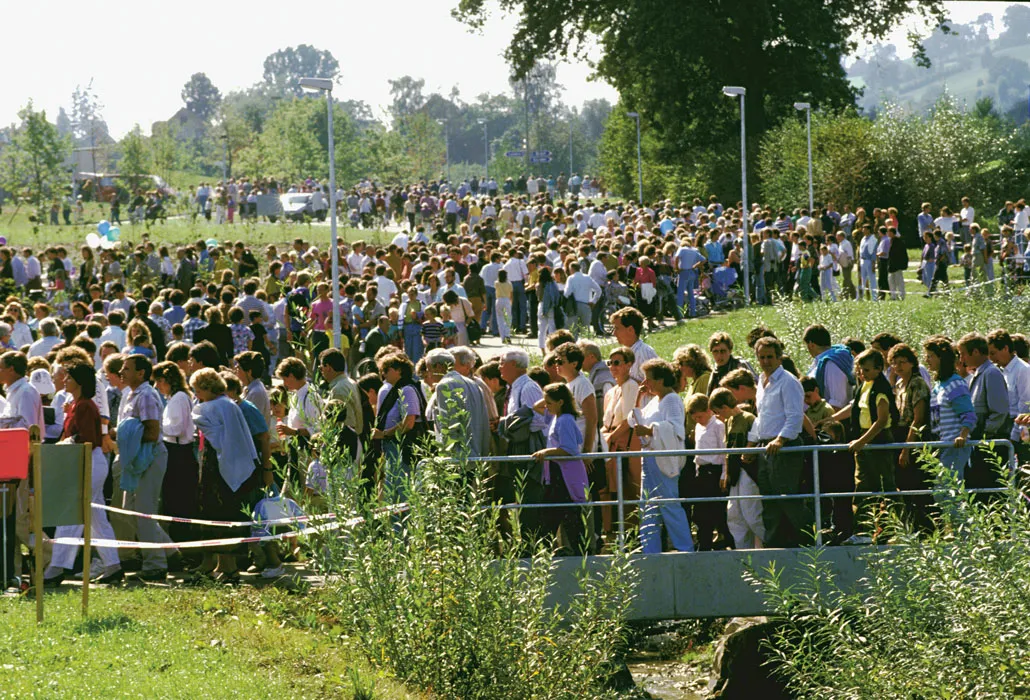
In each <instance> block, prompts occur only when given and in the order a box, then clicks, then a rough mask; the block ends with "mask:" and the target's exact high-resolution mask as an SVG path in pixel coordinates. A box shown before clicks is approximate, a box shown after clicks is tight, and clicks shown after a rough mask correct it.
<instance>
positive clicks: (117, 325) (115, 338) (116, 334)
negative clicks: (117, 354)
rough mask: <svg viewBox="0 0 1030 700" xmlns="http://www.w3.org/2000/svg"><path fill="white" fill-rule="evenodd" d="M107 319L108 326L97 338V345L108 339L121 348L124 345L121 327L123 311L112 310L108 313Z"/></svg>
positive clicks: (123, 333)
mask: <svg viewBox="0 0 1030 700" xmlns="http://www.w3.org/2000/svg"><path fill="white" fill-rule="evenodd" d="M107 321H108V326H107V328H105V329H104V332H103V333H101V334H100V337H99V338H98V339H97V341H98V342H97V346H98V347H99V346H100V345H103V344H104V343H105V342H107V341H108V340H110V341H111V342H112V343H114V344H115V345H117V346H118V349H119V350H121V349H122V348H124V347H125V329H124V328H122V324H123V323H125V312H123V311H115V310H112V311H111V313H110V314H108V317H107Z"/></svg>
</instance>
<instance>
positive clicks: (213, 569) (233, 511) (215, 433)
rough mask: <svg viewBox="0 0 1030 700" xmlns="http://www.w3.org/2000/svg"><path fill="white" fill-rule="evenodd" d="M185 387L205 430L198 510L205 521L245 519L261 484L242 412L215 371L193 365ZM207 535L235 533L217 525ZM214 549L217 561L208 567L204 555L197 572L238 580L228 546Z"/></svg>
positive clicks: (218, 579)
mask: <svg viewBox="0 0 1030 700" xmlns="http://www.w3.org/2000/svg"><path fill="white" fill-rule="evenodd" d="M190 386H191V387H192V388H193V393H194V395H195V396H196V397H197V405H196V406H195V407H194V408H193V414H192V417H193V422H194V423H195V424H196V426H197V428H198V429H199V430H200V431H201V432H202V433H203V434H204V447H203V450H202V451H201V454H200V501H199V503H200V508H199V515H200V517H201V518H203V519H205V520H228V521H233V520H245V519H246V517H245V515H244V513H243V506H244V504H245V502H246V500H247V498H248V497H249V496H250V495H251V494H252V493H253V491H254V490H255V489H257V488H260V484H261V478H260V477H261V470H260V469H258V464H259V460H258V454H257V450H256V449H255V448H254V440H253V438H252V437H251V434H250V429H249V428H248V427H247V421H246V419H245V418H244V417H243V411H242V410H241V409H240V407H239V406H237V405H236V403H235V402H234V401H233V400H232V399H230V398H229V397H228V396H227V395H226V393H225V392H226V384H225V380H224V379H222V377H221V376H220V375H219V374H218V372H217V370H214V369H211V368H210V367H205V368H204V369H201V370H198V371H197V372H195V373H194V374H193V376H192V377H191V378H190ZM215 532H217V533H218V534H215ZM210 536H211V537H233V536H235V535H234V534H232V529H227V528H218V529H217V531H212V532H211V535H210ZM209 551H211V550H209ZM213 551H214V553H216V554H217V557H218V561H217V565H214V566H212V563H213V562H212V561H211V559H210V558H206V559H205V562H204V563H203V564H201V568H200V571H198V575H199V576H200V577H205V576H206V575H207V574H213V575H214V578H215V581H216V582H218V583H238V582H239V579H240V576H239V571H238V570H237V568H236V557H235V555H234V554H233V551H232V548H219V549H215V550H213Z"/></svg>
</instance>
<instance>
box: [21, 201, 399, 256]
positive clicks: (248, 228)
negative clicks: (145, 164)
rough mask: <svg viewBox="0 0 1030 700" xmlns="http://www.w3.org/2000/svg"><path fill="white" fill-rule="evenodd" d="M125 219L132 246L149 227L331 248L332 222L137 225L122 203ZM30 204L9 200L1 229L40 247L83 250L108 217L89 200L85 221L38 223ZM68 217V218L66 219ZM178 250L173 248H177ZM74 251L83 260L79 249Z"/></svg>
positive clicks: (168, 235) (177, 236) (342, 228)
mask: <svg viewBox="0 0 1030 700" xmlns="http://www.w3.org/2000/svg"><path fill="white" fill-rule="evenodd" d="M122 212H123V213H122V219H123V222H124V223H123V225H122V226H120V229H121V232H122V233H121V244H122V250H132V248H133V247H135V245H136V244H137V243H139V242H140V240H141V237H142V234H143V233H144V232H146V231H149V233H150V240H151V241H153V242H154V244H155V245H157V246H159V247H160V246H161V245H165V244H168V245H172V246H178V245H182V244H192V243H194V242H196V241H197V240H207V239H208V238H217V239H218V240H219V241H224V240H232V241H236V240H243V241H245V242H246V243H247V244H248V245H249V246H250V247H251V248H252V249H254V250H255V252H257V250H258V249H259V248H261V247H263V246H265V245H268V244H269V243H272V244H276V245H278V246H283V245H285V244H289V243H292V242H293V239H295V238H303V239H304V240H305V241H307V242H308V243H309V244H311V245H315V246H317V247H318V248H319V250H327V249H328V247H329V224H328V222H327V223H325V224H304V223H292V222H291V223H286V222H281V221H280V222H277V223H275V224H270V223H268V222H264V221H262V222H260V223H255V224H251V223H245V224H244V223H240V222H239V219H238V218H237V223H236V224H234V225H231V226H230V225H228V224H224V225H221V226H219V225H217V224H215V223H213V222H209V221H207V220H205V219H204V218H203V217H199V218H197V219H196V220H190V219H188V218H171V219H169V220H168V221H167V222H166V223H163V224H162V223H160V222H158V223H154V224H151V225H150V226H149V227H147V226H144V225H143V224H137V225H132V224H130V223H128V214H127V212H126V209H125V208H123V209H122ZM29 213H30V212H29V210H28V209H27V208H25V207H23V208H22V209H21V210H18V211H17V212H16V211H15V209H14V207H12V206H10V205H9V204H8V205H7V206H5V207H4V209H3V213H2V214H0V235H2V236H5V237H6V238H7V243H8V245H11V246H17V247H19V248H21V247H23V246H29V247H31V248H33V249H38V248H40V247H44V246H47V245H64V246H66V247H69V248H70V249H72V248H74V250H76V251H78V248H79V247H81V246H82V245H84V244H85V242H86V236H87V234H90V233H95V232H96V230H97V228H96V225H97V222H98V221H100V220H101V219H106V218H107V217H108V215H109V211H108V210H107V209H101V208H100V207H99V206H96V205H93V204H90V205H87V207H86V214H85V221H86V223H85V224H82V225H79V226H76V225H72V226H63V225H62V226H51V225H49V224H38V223H34V222H31V221H29V218H28V216H29ZM62 221H63V219H62ZM337 233H338V235H339V237H340V238H341V239H343V240H348V241H356V240H359V239H360V240H365V241H369V242H375V243H380V244H381V243H389V242H390V240H391V239H392V238H393V235H394V234H392V233H387V232H385V231H376V230H368V229H355V228H351V227H350V226H349V225H345V224H344V222H343V221H340V222H339V223H338V226H337ZM173 253H174V251H173ZM73 257H74V258H75V259H76V260H78V253H77V252H76V253H74V255H73Z"/></svg>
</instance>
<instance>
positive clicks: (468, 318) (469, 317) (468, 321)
mask: <svg viewBox="0 0 1030 700" xmlns="http://www.w3.org/2000/svg"><path fill="white" fill-rule="evenodd" d="M461 309H462V311H464V312H465V332H466V333H467V334H468V337H469V343H478V342H479V339H480V338H482V337H483V327H482V326H480V325H479V321H477V320H476V319H475V318H474V315H473V313H472V305H471V304H470V303H469V302H467V301H465V300H464V299H462V300H461Z"/></svg>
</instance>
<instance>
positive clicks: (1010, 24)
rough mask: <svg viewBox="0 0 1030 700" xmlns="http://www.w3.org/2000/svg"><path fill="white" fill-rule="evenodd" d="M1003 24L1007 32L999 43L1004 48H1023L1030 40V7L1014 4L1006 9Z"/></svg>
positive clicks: (1002, 34) (1002, 35) (1000, 38)
mask: <svg viewBox="0 0 1030 700" xmlns="http://www.w3.org/2000/svg"><path fill="white" fill-rule="evenodd" d="M1002 22H1003V23H1004V24H1005V31H1004V32H1002V33H1001V36H999V37H998V43H999V44H1001V45H1002V46H1022V45H1023V44H1025V43H1026V42H1027V41H1028V40H1030V7H1027V6H1026V5H1023V4H1020V3H1012V4H1011V5H1009V6H1008V7H1006V8H1005V15H1004V16H1003V17H1002Z"/></svg>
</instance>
